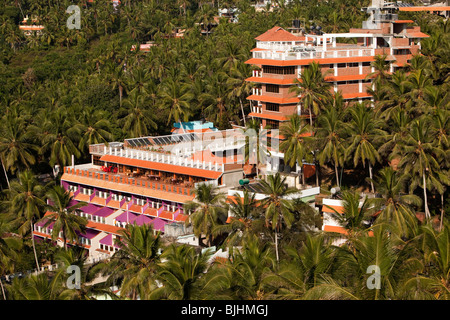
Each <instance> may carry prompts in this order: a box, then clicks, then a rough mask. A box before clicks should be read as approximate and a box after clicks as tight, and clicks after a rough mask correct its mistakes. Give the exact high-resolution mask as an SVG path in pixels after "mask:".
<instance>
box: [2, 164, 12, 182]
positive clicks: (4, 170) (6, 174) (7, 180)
mask: <svg viewBox="0 0 450 320" xmlns="http://www.w3.org/2000/svg"><path fill="white" fill-rule="evenodd" d="M1 162H2V167H3V172H5V177H6V182H7V183H8V189H11V186H10V185H9V179H8V173H7V172H6V169H5V165H4V164H3V159H1Z"/></svg>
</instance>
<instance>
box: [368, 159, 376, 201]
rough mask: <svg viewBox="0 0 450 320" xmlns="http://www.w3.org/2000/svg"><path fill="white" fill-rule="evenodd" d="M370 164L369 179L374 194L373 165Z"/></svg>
mask: <svg viewBox="0 0 450 320" xmlns="http://www.w3.org/2000/svg"><path fill="white" fill-rule="evenodd" d="M368 162H369V178H370V189H371V190H372V193H375V189H374V187H373V182H372V165H371V164H370V161H368Z"/></svg>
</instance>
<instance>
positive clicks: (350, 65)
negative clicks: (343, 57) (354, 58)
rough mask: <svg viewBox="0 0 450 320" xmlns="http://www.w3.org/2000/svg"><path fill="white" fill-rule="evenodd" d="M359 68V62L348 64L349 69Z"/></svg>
mask: <svg viewBox="0 0 450 320" xmlns="http://www.w3.org/2000/svg"><path fill="white" fill-rule="evenodd" d="M358 66H359V65H358V62H351V63H347V67H348V68H357V67H358Z"/></svg>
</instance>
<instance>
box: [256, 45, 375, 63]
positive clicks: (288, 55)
mask: <svg viewBox="0 0 450 320" xmlns="http://www.w3.org/2000/svg"><path fill="white" fill-rule="evenodd" d="M339 47H343V46H339ZM355 47H356V48H355ZM292 48H293V47H292V46H291V47H290V50H292ZM290 50H285V51H284V52H276V51H255V52H253V58H255V59H271V60H306V59H333V58H351V57H370V56H374V55H375V49H373V48H370V49H369V48H366V47H365V48H357V46H355V45H350V46H348V47H347V48H345V49H336V48H329V49H328V50H326V51H324V50H323V47H322V46H315V47H312V46H311V47H300V49H298V50H299V51H297V52H295V51H290Z"/></svg>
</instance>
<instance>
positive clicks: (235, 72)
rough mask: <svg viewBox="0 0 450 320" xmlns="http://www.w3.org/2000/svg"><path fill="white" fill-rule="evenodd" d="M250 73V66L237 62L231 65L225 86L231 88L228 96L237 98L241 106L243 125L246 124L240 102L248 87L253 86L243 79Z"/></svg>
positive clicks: (245, 95) (247, 92)
mask: <svg viewBox="0 0 450 320" xmlns="http://www.w3.org/2000/svg"><path fill="white" fill-rule="evenodd" d="M249 73H250V66H249V65H247V64H244V63H239V64H238V65H237V66H235V67H233V68H232V69H231V71H230V77H229V78H228V80H227V86H228V87H229V88H231V90H230V93H229V97H230V98H233V97H235V98H238V100H239V105H240V106H241V112H242V121H243V123H244V126H245V125H246V123H245V122H246V121H245V117H246V116H245V112H244V103H243V102H242V101H243V99H245V97H247V96H248V94H249V92H250V89H251V88H252V87H253V85H252V83H251V82H249V81H246V80H245V77H246V75H247V74H249Z"/></svg>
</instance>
